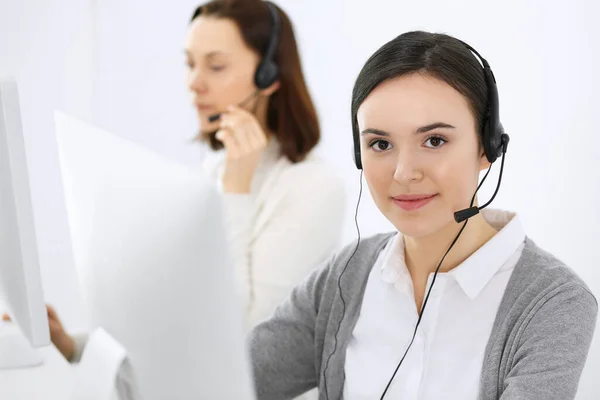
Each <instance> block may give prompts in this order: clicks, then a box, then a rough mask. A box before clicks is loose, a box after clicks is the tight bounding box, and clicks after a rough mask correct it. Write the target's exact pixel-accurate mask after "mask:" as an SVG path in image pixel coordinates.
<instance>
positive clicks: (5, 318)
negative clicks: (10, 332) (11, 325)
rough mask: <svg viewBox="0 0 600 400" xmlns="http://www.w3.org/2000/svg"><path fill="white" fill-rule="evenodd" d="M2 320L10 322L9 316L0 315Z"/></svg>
mask: <svg viewBox="0 0 600 400" xmlns="http://www.w3.org/2000/svg"><path fill="white" fill-rule="evenodd" d="M2 320H3V321H10V315H8V314H3V315H2Z"/></svg>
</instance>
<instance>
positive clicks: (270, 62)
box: [208, 1, 281, 122]
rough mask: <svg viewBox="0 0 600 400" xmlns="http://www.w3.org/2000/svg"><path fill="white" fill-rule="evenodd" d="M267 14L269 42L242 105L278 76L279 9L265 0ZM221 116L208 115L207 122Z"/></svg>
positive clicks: (273, 81) (216, 119)
mask: <svg viewBox="0 0 600 400" xmlns="http://www.w3.org/2000/svg"><path fill="white" fill-rule="evenodd" d="M265 4H266V6H267V9H268V10H269V14H270V15H271V23H272V27H271V34H270V35H269V43H268V44H267V51H266V52H265V55H264V57H263V58H262V60H261V61H260V64H258V67H256V72H255V73H254V85H255V86H256V90H254V91H253V92H252V93H251V94H250V95H249V96H248V97H246V98H245V99H244V100H243V101H242V102H240V103H239V104H238V105H240V106H241V105H244V104H246V103H247V102H248V101H249V100H251V99H253V98H255V97H256V96H258V94H259V93H260V91H261V90H264V89H266V88H268V87H269V86H271V85H272V84H273V83H275V81H277V79H278V78H279V66H277V63H276V62H275V53H276V51H277V45H278V44H279V32H280V30H281V21H280V19H279V11H277V7H275V5H274V4H273V3H271V2H269V1H265ZM220 118H221V113H217V114H213V115H211V116H209V117H208V121H209V122H215V121H218V120H219V119H220Z"/></svg>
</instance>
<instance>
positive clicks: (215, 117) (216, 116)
mask: <svg viewBox="0 0 600 400" xmlns="http://www.w3.org/2000/svg"><path fill="white" fill-rule="evenodd" d="M259 93H260V90H259V89H257V90H255V91H254V92H252V94H251V95H250V96H248V97H246V98H245V99H244V100H243V101H242V102H240V103H238V107H243V106H245V105H246V103H248V101H250V100H252V99H254V98H256V96H258V94H259ZM221 115H222V113H218V114H213V115H210V116H209V117H208V122H211V123H212V122H217V121H218V120H220V119H221Z"/></svg>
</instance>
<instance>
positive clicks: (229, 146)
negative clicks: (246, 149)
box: [216, 129, 239, 157]
mask: <svg viewBox="0 0 600 400" xmlns="http://www.w3.org/2000/svg"><path fill="white" fill-rule="evenodd" d="M216 137H217V139H219V140H220V141H221V142H222V143H223V146H225V149H226V150H227V155H228V157H236V156H237V155H238V154H239V146H238V144H237V141H236V139H235V137H234V135H233V134H232V132H231V131H230V130H229V129H220V130H219V131H218V132H217V135H216Z"/></svg>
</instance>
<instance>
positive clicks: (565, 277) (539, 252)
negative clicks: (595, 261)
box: [521, 238, 595, 299]
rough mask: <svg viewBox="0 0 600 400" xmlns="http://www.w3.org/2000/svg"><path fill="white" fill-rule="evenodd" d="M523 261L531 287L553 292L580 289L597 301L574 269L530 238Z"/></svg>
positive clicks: (524, 249) (527, 240) (526, 243)
mask: <svg viewBox="0 0 600 400" xmlns="http://www.w3.org/2000/svg"><path fill="white" fill-rule="evenodd" d="M521 261H522V264H524V265H525V266H526V268H523V273H524V274H525V275H527V276H528V278H529V279H528V280H529V281H530V285H532V286H537V287H539V289H543V288H546V289H551V290H553V289H554V290H558V289H560V288H566V287H578V288H579V289H580V290H581V291H582V292H587V293H588V294H589V296H591V297H593V298H594V299H595V297H594V295H593V294H592V292H591V290H590V289H589V287H588V286H587V285H586V283H585V282H584V281H583V279H581V277H580V276H579V275H577V273H576V272H575V271H574V270H573V269H571V268H570V267H569V266H567V265H566V264H565V263H564V262H563V261H561V260H560V259H558V258H557V257H556V256H554V255H553V254H551V253H549V252H548V251H546V250H544V249H542V248H541V247H539V246H538V245H537V244H535V242H534V241H533V240H531V239H529V238H527V239H526V241H525V247H524V248H523V254H522V256H521Z"/></svg>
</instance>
